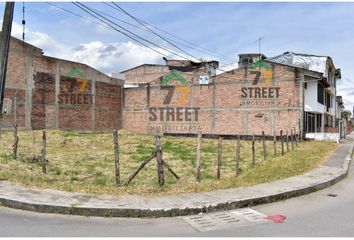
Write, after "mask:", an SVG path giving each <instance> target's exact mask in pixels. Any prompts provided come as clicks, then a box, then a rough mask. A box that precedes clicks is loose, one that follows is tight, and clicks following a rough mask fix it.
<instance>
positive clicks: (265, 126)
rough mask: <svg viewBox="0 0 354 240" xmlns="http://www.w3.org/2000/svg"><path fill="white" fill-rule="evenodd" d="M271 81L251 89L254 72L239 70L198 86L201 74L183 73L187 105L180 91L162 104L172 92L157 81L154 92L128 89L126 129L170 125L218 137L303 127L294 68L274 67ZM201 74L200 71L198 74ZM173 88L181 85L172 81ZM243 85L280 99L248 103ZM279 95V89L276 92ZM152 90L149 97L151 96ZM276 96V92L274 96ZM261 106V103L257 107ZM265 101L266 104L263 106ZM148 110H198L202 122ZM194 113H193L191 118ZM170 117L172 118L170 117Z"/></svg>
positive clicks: (144, 129)
mask: <svg viewBox="0 0 354 240" xmlns="http://www.w3.org/2000/svg"><path fill="white" fill-rule="evenodd" d="M271 71H272V76H273V78H272V80H271V82H269V85H267V86H266V84H265V83H263V81H264V80H265V75H264V73H262V75H261V78H260V82H259V83H258V84H257V85H252V83H253V80H254V77H255V75H254V74H251V73H250V69H244V68H241V69H237V70H234V71H231V72H229V73H225V74H222V75H219V76H217V77H215V78H214V79H212V80H211V83H210V84H209V85H199V83H198V76H199V74H200V73H198V74H197V73H196V74H194V73H182V75H183V77H184V78H185V79H186V80H188V82H189V91H188V92H189V98H188V101H187V103H186V104H182V103H181V102H180V97H181V94H183V93H182V92H178V91H177V88H176V90H175V92H174V94H173V97H172V99H171V102H170V103H169V104H168V105H167V104H163V101H164V99H165V97H166V95H167V93H168V91H167V90H162V89H161V86H160V82H159V80H156V81H153V82H151V83H150V88H149V91H148V87H147V86H146V85H143V86H141V87H139V88H136V89H126V90H125V98H124V101H125V105H124V116H125V121H124V123H125V124H124V128H126V129H128V130H132V131H137V132H147V131H155V130H156V128H151V126H153V127H154V126H155V127H156V126H159V127H161V126H169V127H166V129H165V131H164V132H168V133H196V132H197V129H198V128H199V129H201V130H202V132H203V133H205V134H220V135H236V134H240V135H251V134H253V133H254V134H256V135H260V134H262V131H265V133H266V134H268V135H270V134H273V131H276V133H277V135H279V131H280V130H283V131H284V133H285V131H286V130H288V131H289V133H290V130H291V128H294V127H295V128H296V129H297V130H298V128H299V119H300V117H301V112H302V106H300V94H299V93H300V92H299V91H300V87H299V86H298V85H297V84H296V81H295V78H296V75H295V69H294V68H291V67H286V66H282V65H277V64H273V65H272V70H271ZM199 72H201V70H199ZM169 85H173V86H178V85H180V84H179V83H178V82H176V81H171V82H170V83H169ZM244 87H260V88H262V87H267V88H268V87H271V88H279V90H278V92H279V96H278V98H277V99H274V96H273V99H272V98H270V99H268V98H266V99H253V98H252V99H249V101H251V102H249V103H250V104H248V105H245V104H244V103H245V101H246V100H248V99H243V98H242V97H241V95H242V94H243V93H242V88H244ZM272 91H275V90H272ZM148 92H149V93H150V96H148ZM273 95H275V93H273ZM256 103H257V104H256ZM260 103H263V104H260ZM148 106H149V107H156V108H157V107H171V108H176V107H192V108H193V107H198V108H200V110H199V114H198V121H193V120H192V121H182V122H167V123H166V121H163V122H161V121H160V119H159V118H158V117H157V119H156V121H150V120H149V111H148V109H149V108H148ZM192 115H193V114H192ZM170 118H172V117H170Z"/></svg>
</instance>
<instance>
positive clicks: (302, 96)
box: [298, 73, 305, 139]
mask: <svg viewBox="0 0 354 240" xmlns="http://www.w3.org/2000/svg"><path fill="white" fill-rule="evenodd" d="M298 78H299V80H298V81H299V83H298V84H299V100H300V101H299V105H300V106H299V108H300V109H301V110H299V127H300V129H299V132H302V133H303V132H304V116H305V87H304V85H305V77H304V74H303V73H299V76H298ZM303 136H304V135H303ZM300 138H301V139H302V136H300Z"/></svg>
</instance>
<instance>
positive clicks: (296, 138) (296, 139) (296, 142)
mask: <svg viewBox="0 0 354 240" xmlns="http://www.w3.org/2000/svg"><path fill="white" fill-rule="evenodd" d="M294 133H295V145H296V146H298V142H299V138H298V135H297V133H296V128H294Z"/></svg>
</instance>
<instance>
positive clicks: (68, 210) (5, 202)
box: [0, 144, 354, 218]
mask: <svg viewBox="0 0 354 240" xmlns="http://www.w3.org/2000/svg"><path fill="white" fill-rule="evenodd" d="M353 150H354V145H353V144H352V145H351V147H350V149H349V151H348V152H347V154H346V157H345V161H344V163H343V165H342V167H341V168H339V170H338V172H337V173H336V174H334V176H331V177H329V178H327V179H324V180H322V181H321V182H317V183H314V184H311V185H309V186H307V187H302V188H298V189H295V190H289V191H284V192H278V193H275V194H270V195H264V196H260V197H253V198H252V197H250V198H246V199H242V200H235V201H226V202H225V201H224V202H220V203H217V204H213V205H205V206H196V207H186V208H168V209H166V208H165V209H164V208H149V209H148V208H145V209H137V208H136V209H128V208H104V207H102V208H99V207H79V206H67V205H49V204H41V203H36V202H31V201H19V200H15V199H9V198H7V197H6V196H4V195H0V205H2V206H4V207H9V208H15V209H22V210H27V211H33V212H40V213H55V214H68V215H80V216H94V217H132V218H138V217H140V218H156V217H175V216H184V215H193V214H199V213H209V212H215V211H224V210H231V209H235V208H244V207H249V206H255V205H259V204H266V203H271V202H275V201H280V200H284V199H288V198H292V197H297V196H301V195H305V194H309V193H312V192H315V191H318V190H322V189H324V188H327V187H330V186H332V185H334V184H336V183H338V182H340V181H341V180H343V179H344V178H346V177H347V175H348V172H349V167H350V164H351V160H352V154H353Z"/></svg>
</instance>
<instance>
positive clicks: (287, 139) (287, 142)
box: [286, 130, 289, 152]
mask: <svg viewBox="0 0 354 240" xmlns="http://www.w3.org/2000/svg"><path fill="white" fill-rule="evenodd" d="M286 152H289V135H288V130H286Z"/></svg>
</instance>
